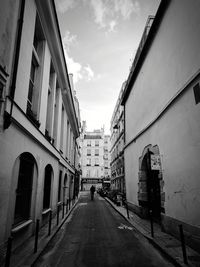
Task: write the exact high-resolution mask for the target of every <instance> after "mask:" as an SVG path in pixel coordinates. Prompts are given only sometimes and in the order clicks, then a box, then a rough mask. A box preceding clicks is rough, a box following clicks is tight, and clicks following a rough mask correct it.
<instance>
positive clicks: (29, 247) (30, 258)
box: [2, 199, 78, 267]
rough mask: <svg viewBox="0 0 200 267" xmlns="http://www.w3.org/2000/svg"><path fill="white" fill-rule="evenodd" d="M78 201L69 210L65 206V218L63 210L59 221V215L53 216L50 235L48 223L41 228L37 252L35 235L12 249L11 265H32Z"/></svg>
mask: <svg viewBox="0 0 200 267" xmlns="http://www.w3.org/2000/svg"><path fill="white" fill-rule="evenodd" d="M77 202H78V199H76V200H75V201H72V203H71V205H70V206H69V207H67V210H66V207H65V212H64V217H63V218H62V210H60V212H59V221H58V223H57V216H54V217H52V221H51V234H50V235H48V231H49V224H48V223H47V224H46V225H45V226H43V227H42V228H40V229H39V235H38V246H37V252H36V253H34V244H35V236H32V237H30V238H29V239H28V240H27V241H26V242H25V243H23V244H22V245H21V246H20V247H18V248H17V249H15V250H14V251H12V253H11V258H10V265H9V267H25V266H26V267H27V266H32V264H33V263H34V262H35V261H36V259H37V258H38V257H39V255H40V254H41V253H42V251H43V250H44V248H45V247H46V246H47V244H48V243H49V241H50V240H51V239H52V238H53V237H54V236H55V234H56V233H57V232H58V231H59V229H60V228H61V226H62V225H63V223H64V222H65V221H66V220H67V218H68V217H69V215H70V213H71V212H72V210H73V209H74V207H75V206H76V204H77ZM4 264H5V263H4ZM4 264H3V265H2V267H3V266H4Z"/></svg>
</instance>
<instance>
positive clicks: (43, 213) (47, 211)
mask: <svg viewBox="0 0 200 267" xmlns="http://www.w3.org/2000/svg"><path fill="white" fill-rule="evenodd" d="M50 211H51V208H49V209H46V210H43V212H42V215H45V214H47V213H49V212H50Z"/></svg>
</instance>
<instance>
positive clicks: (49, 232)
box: [48, 210, 52, 236]
mask: <svg viewBox="0 0 200 267" xmlns="http://www.w3.org/2000/svg"><path fill="white" fill-rule="evenodd" d="M51 221H52V210H50V211H49V231H48V235H49V236H50V235H51Z"/></svg>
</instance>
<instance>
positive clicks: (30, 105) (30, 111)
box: [27, 60, 37, 118]
mask: <svg viewBox="0 0 200 267" xmlns="http://www.w3.org/2000/svg"><path fill="white" fill-rule="evenodd" d="M36 68H37V66H36V64H35V62H34V60H32V62H31V73H30V79H29V90H28V100H27V115H32V116H33V117H35V118H36V117H37V114H34V113H33V91H34V83H35V75H36Z"/></svg>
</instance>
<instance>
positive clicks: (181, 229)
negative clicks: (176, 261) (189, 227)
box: [179, 224, 188, 264]
mask: <svg viewBox="0 0 200 267" xmlns="http://www.w3.org/2000/svg"><path fill="white" fill-rule="evenodd" d="M179 231H180V238H181V246H182V252H183V260H184V263H185V264H188V260H187V254H186V246H185V238H184V233H183V226H182V224H180V225H179Z"/></svg>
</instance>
